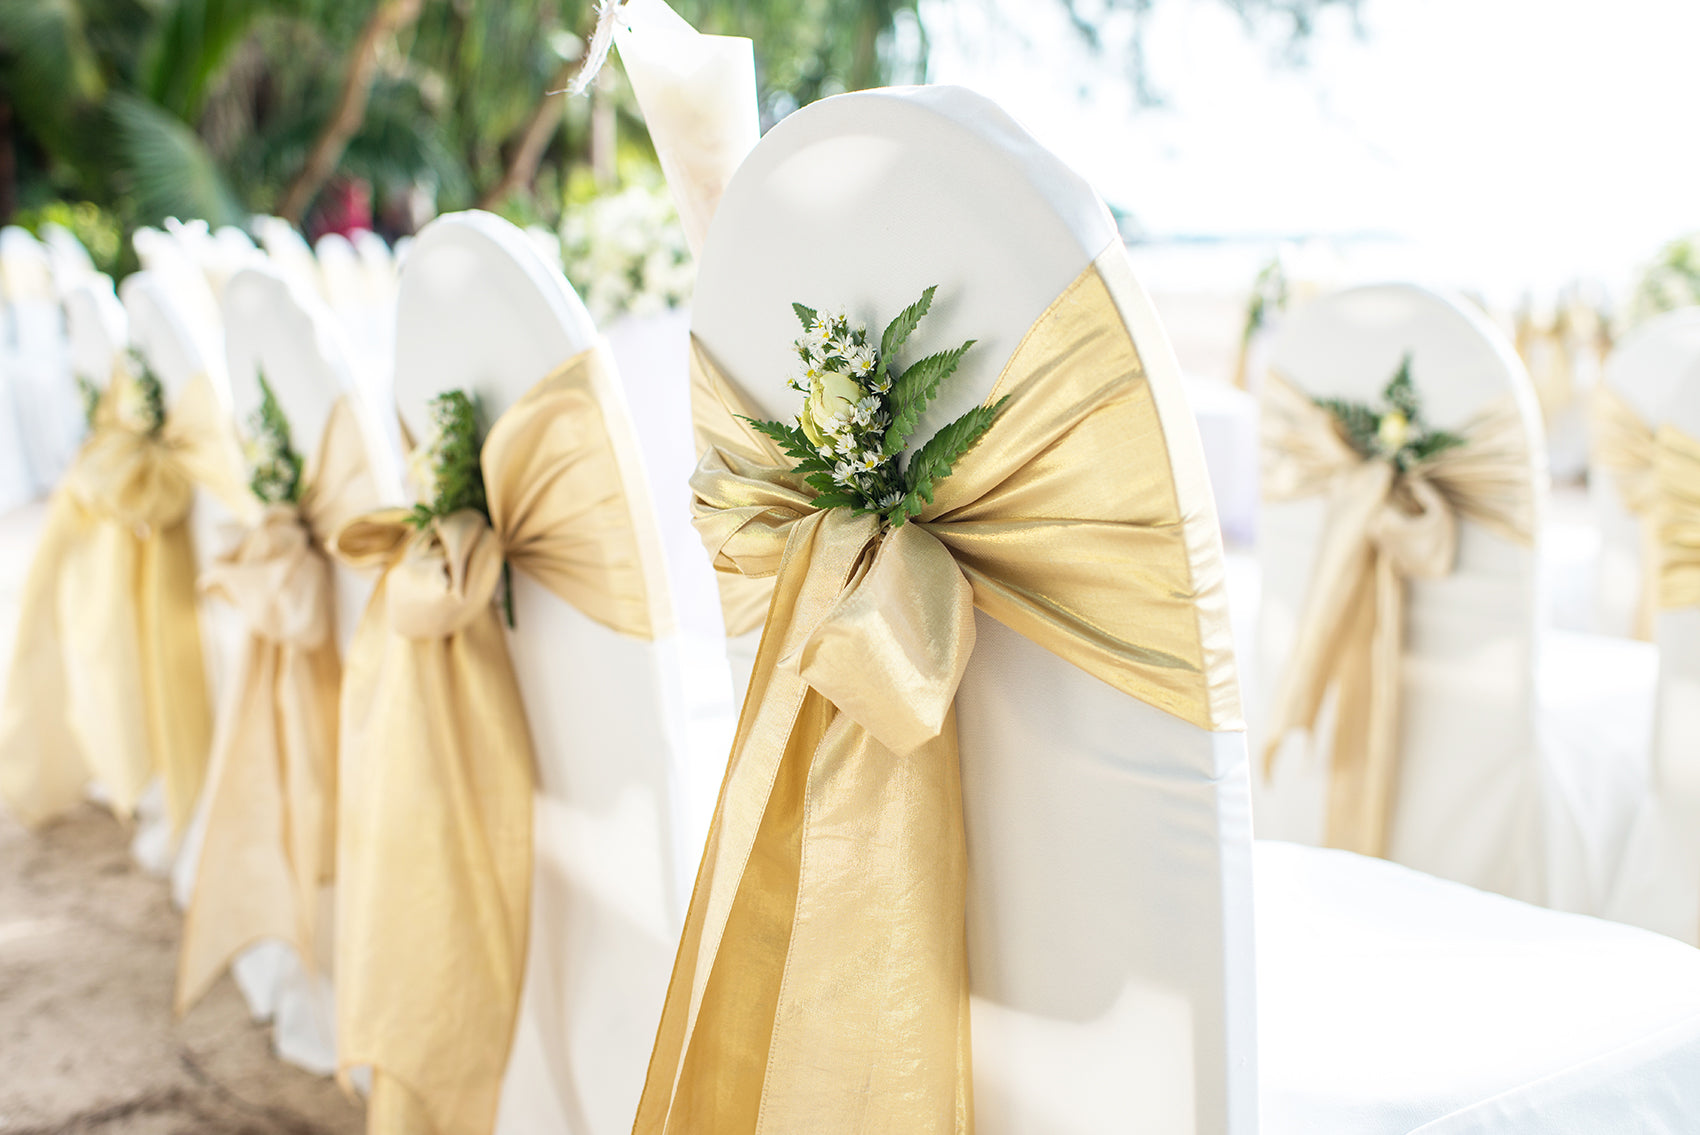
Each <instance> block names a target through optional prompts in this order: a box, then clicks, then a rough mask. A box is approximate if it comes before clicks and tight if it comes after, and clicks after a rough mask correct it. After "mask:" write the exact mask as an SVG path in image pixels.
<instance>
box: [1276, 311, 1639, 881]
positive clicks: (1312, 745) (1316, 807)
mask: <svg viewBox="0 0 1700 1135" xmlns="http://www.w3.org/2000/svg"><path fill="white" fill-rule="evenodd" d="M1271 354H1272V358H1271V364H1272V366H1273V368H1274V370H1275V371H1276V372H1277V373H1279V374H1281V375H1283V376H1285V378H1286V379H1287V381H1289V382H1292V383H1294V384H1296V385H1297V386H1299V388H1300V389H1301V390H1302V391H1303V392H1304V393H1305V394H1307V395H1311V396H1333V397H1341V398H1347V399H1351V400H1354V401H1359V402H1368V403H1372V404H1375V403H1378V402H1379V400H1380V395H1381V391H1382V388H1383V387H1384V386H1385V385H1386V384H1387V381H1388V380H1389V379H1390V378H1391V377H1392V375H1393V373H1394V371H1395V370H1396V369H1397V368H1398V366H1399V362H1400V359H1401V358H1403V357H1404V356H1405V355H1406V354H1410V356H1411V359H1412V363H1411V367H1412V375H1413V378H1414V379H1415V381H1416V384H1417V389H1418V391H1419V393H1420V396H1421V398H1422V401H1423V410H1424V414H1425V416H1426V417H1427V418H1428V419H1429V421H1430V422H1431V423H1432V424H1433V425H1435V426H1437V427H1440V428H1446V429H1454V430H1456V429H1459V428H1461V427H1463V426H1464V425H1465V423H1466V422H1468V421H1469V419H1470V418H1471V417H1472V416H1474V415H1475V414H1476V413H1478V412H1480V411H1481V410H1482V409H1484V408H1485V407H1487V406H1489V405H1491V404H1494V403H1496V402H1503V401H1505V400H1507V399H1509V400H1511V402H1512V403H1513V404H1514V405H1515V406H1516V408H1517V411H1518V413H1519V415H1520V417H1521V419H1522V421H1523V423H1524V429H1525V430H1526V432H1527V435H1528V442H1529V458H1530V459H1529V463H1528V465H1527V467H1526V471H1525V475H1526V476H1527V477H1528V478H1529V480H1530V482H1531V484H1532V486H1533V492H1534V495H1535V502H1536V507H1535V517H1536V531H1537V535H1536V541H1535V543H1532V544H1529V545H1523V544H1518V543H1515V542H1512V541H1510V540H1508V539H1506V538H1504V537H1502V536H1499V535H1497V534H1496V533H1494V532H1491V531H1489V530H1488V529H1486V528H1485V527H1484V526H1482V525H1480V524H1478V523H1476V522H1474V521H1471V520H1468V519H1465V518H1462V517H1460V518H1459V526H1458V555H1457V561H1456V563H1455V565H1454V567H1453V570H1452V572H1451V573H1450V574H1448V575H1446V576H1444V577H1442V578H1439V579H1413V580H1410V581H1408V582H1407V583H1406V585H1405V586H1406V595H1407V607H1406V613H1405V642H1404V660H1403V669H1402V673H1401V675H1400V702H1399V705H1400V731H1399V757H1398V760H1399V779H1398V783H1397V786H1396V789H1395V792H1394V801H1395V803H1394V814H1393V818H1392V822H1391V826H1390V831H1389V843H1388V858H1390V859H1392V860H1394V861H1395V862H1398V863H1403V864H1406V865H1407V866H1410V867H1414V868H1416V869H1418V870H1421V871H1427V872H1429V873H1430V874H1434V875H1439V876H1441V877H1442V878H1447V879H1453V880H1456V881H1459V882H1464V883H1468V884H1470V885H1472V886H1477V887H1482V888H1484V889H1487V890H1493V891H1498V892H1500V893H1501V894H1506V895H1510V896H1512V897H1514V898H1521V899H1525V900H1527V901H1531V902H1538V903H1543V904H1546V905H1551V906H1555V907H1558V908H1561V909H1569V910H1579V911H1584V912H1588V913H1594V912H1597V911H1598V910H1599V909H1600V906H1601V904H1602V902H1603V900H1604V894H1605V892H1606V891H1607V890H1608V889H1609V887H1610V885H1611V880H1612V878H1613V876H1614V874H1615V872H1616V870H1617V867H1618V862H1619V858H1620V856H1621V853H1622V848H1623V842H1624V840H1625V838H1626V837H1627V830H1628V824H1629V820H1630V816H1631V815H1632V813H1633V811H1634V808H1635V806H1636V802H1637V801H1638V800H1639V798H1640V796H1641V794H1642V792H1643V791H1644V783H1645V775H1646V771H1645V770H1646V759H1645V747H1644V744H1641V743H1640V739H1642V738H1644V736H1645V730H1646V715H1647V712H1648V708H1647V707H1648V698H1649V697H1650V692H1651V684H1650V679H1651V670H1650V668H1649V667H1648V666H1647V665H1645V662H1646V659H1645V658H1644V657H1643V656H1642V655H1640V654H1637V653H1636V652H1635V651H1634V648H1633V646H1631V647H1630V648H1629V651H1630V654H1631V655H1632V656H1633V657H1631V658H1630V659H1629V660H1628V662H1629V664H1628V667H1627V669H1625V668H1623V667H1618V668H1617V669H1616V670H1615V671H1610V670H1608V669H1607V667H1606V663H1607V660H1608V655H1606V654H1603V653H1601V652H1602V651H1604V650H1607V649H1608V648H1609V647H1611V646H1612V644H1611V643H1610V642H1609V641H1606V640H1600V639H1595V638H1593V637H1591V636H1586V635H1572V634H1565V635H1555V636H1551V637H1546V636H1543V635H1542V634H1541V633H1540V631H1539V629H1538V628H1539V617H1538V611H1539V610H1540V605H1539V593H1540V568H1539V562H1540V560H1539V529H1540V522H1541V519H1542V518H1543V517H1544V515H1545V512H1546V492H1547V484H1546V474H1545V471H1544V467H1543V464H1542V461H1543V457H1542V453H1543V448H1542V440H1541V427H1540V416H1539V410H1538V408H1537V407H1536V405H1535V401H1534V392H1533V389H1532V387H1531V386H1530V385H1529V380H1528V376H1527V375H1526V374H1525V373H1524V371H1523V369H1522V365H1521V364H1520V363H1519V362H1518V361H1517V358H1516V355H1515V354H1514V352H1513V351H1512V349H1511V345H1510V344H1509V343H1508V342H1507V341H1505V339H1504V337H1503V336H1502V335H1501V334H1500V333H1499V331H1498V330H1497V329H1496V328H1494V327H1493V326H1492V324H1490V323H1489V322H1488V321H1487V320H1486V319H1485V318H1484V317H1483V316H1481V315H1479V314H1478V313H1476V312H1474V311H1473V310H1471V309H1469V308H1468V307H1467V306H1466V305H1464V304H1461V303H1457V302H1454V301H1452V300H1449V299H1447V298H1445V297H1443V296H1439V295H1436V294H1435V293H1433V292H1429V291H1426V290H1424V289H1421V288H1417V287H1414V286H1410V285H1378V286H1372V287H1362V288H1351V289H1347V290H1345V291H1341V292H1336V293H1334V294H1332V295H1329V296H1325V297H1323V298H1321V299H1318V300H1316V301H1314V302H1312V303H1310V304H1309V305H1307V306H1305V307H1304V308H1301V309H1299V310H1298V311H1296V312H1294V313H1292V314H1291V315H1290V316H1289V317H1288V318H1287V319H1286V320H1285V321H1284V322H1283V324H1282V327H1281V330H1280V332H1279V334H1278V335H1277V337H1276V339H1275V342H1274V344H1273V347H1272V351H1271ZM1328 507H1329V504H1328V499H1327V497H1326V496H1323V495H1318V496H1315V497H1310V498H1305V499H1301V500H1293V501H1266V502H1265V503H1264V513H1263V517H1262V520H1261V523H1260V530H1259V560H1260V564H1261V567H1262V571H1263V580H1262V608H1261V612H1260V619H1259V627H1258V673H1259V675H1260V689H1259V692H1258V694H1259V696H1258V702H1257V703H1256V704H1254V706H1253V710H1254V713H1253V716H1252V719H1251V726H1252V737H1253V746H1254V752H1258V753H1261V752H1262V746H1263V743H1264V739H1263V737H1262V735H1261V734H1260V725H1261V723H1262V721H1263V720H1265V717H1266V714H1265V713H1264V712H1257V711H1263V710H1266V708H1267V706H1268V705H1269V699H1270V697H1271V696H1272V695H1273V692H1274V690H1275V689H1276V687H1277V686H1278V683H1279V678H1280V675H1281V673H1282V671H1283V668H1284V667H1285V665H1286V662H1287V658H1288V656H1289V654H1290V652H1291V650H1292V645H1293V641H1294V636H1295V634H1296V629H1297V622H1298V618H1299V615H1300V612H1301V611H1302V610H1303V604H1304V602H1305V598H1306V594H1307V589H1308V587H1309V585H1310V579H1311V573H1312V571H1313V570H1314V564H1315V559H1316V553H1317V549H1318V545H1319V542H1320V538H1321V535H1322V531H1323V525H1324V523H1325V521H1326V518H1327V514H1328ZM1626 683H1627V685H1626ZM1332 728H1333V726H1332V715H1331V714H1330V713H1328V712H1327V711H1325V713H1324V716H1323V718H1322V719H1321V721H1320V722H1319V728H1318V729H1317V731H1316V735H1314V736H1307V735H1305V734H1293V735H1292V736H1289V737H1288V738H1286V740H1285V743H1284V744H1283V745H1282V746H1281V748H1280V750H1279V751H1278V755H1277V761H1276V765H1275V768H1274V772H1273V775H1272V776H1269V777H1264V776H1262V775H1259V776H1258V777H1257V788H1256V817H1257V831H1258V835H1259V836H1260V837H1266V838H1274V839H1290V840H1295V841H1297V842H1301V843H1311V844H1316V843H1321V842H1322V833H1323V827H1322V824H1323V814H1324V802H1325V800H1326V792H1327V779H1328V759H1329V747H1330V743H1331V739H1332Z"/></svg>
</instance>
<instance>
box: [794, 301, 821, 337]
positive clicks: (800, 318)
mask: <svg viewBox="0 0 1700 1135" xmlns="http://www.w3.org/2000/svg"><path fill="white" fill-rule="evenodd" d="M791 310H792V311H794V312H796V313H797V322H799V323H801V324H802V325H803V330H804V331H807V330H808V329H809V328H811V327H813V326H814V325H815V316H816V313H815V309H814V308H812V307H804V306H803V305H802V304H800V303H794V304H792V305H791Z"/></svg>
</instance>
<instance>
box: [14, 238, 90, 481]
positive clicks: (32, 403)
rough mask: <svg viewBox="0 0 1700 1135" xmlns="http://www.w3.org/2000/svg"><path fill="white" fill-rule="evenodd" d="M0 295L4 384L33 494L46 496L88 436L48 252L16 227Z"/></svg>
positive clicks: (34, 239) (63, 317)
mask: <svg viewBox="0 0 1700 1135" xmlns="http://www.w3.org/2000/svg"><path fill="white" fill-rule="evenodd" d="M0 291H3V292H4V295H5V299H6V311H7V315H8V324H9V327H8V330H7V347H6V350H5V352H4V355H3V360H0V361H3V362H4V383H5V386H6V388H7V389H8V392H9V394H10V396H11V401H12V405H13V408H14V412H15V414H16V416H17V423H18V427H17V428H18V431H19V433H18V437H17V440H18V442H19V443H20V445H19V451H20V452H21V453H22V455H23V458H24V460H25V462H26V463H27V465H28V467H29V476H30V481H31V482H32V489H31V492H30V495H31V496H39V495H45V494H46V493H47V492H48V491H49V490H50V489H52V488H53V486H54V485H56V484H58V483H59V477H60V475H61V474H62V473H64V471H65V467H66V465H68V464H69V463H70V460H71V457H72V455H73V454H75V452H76V449H77V445H78V443H79V442H80V441H81V440H82V436H83V413H82V407H81V400H80V399H79V398H78V396H77V388H76V384H75V383H74V382H73V381H72V379H71V368H70V359H69V357H68V356H67V354H66V340H65V314H64V312H63V310H62V309H61V308H60V306H59V292H58V290H57V288H56V286H55V281H54V278H53V267H52V259H51V258H50V256H49V255H48V250H47V248H46V247H45V246H44V245H42V243H41V242H40V241H38V240H36V238H35V237H34V236H32V235H30V233H29V232H28V231H26V230H24V229H21V228H18V227H17V226H15V225H8V226H7V227H6V228H5V229H3V230H0Z"/></svg>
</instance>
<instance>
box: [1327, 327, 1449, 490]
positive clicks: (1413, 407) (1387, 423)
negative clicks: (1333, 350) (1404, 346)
mask: <svg viewBox="0 0 1700 1135" xmlns="http://www.w3.org/2000/svg"><path fill="white" fill-rule="evenodd" d="M1315 402H1316V404H1317V405H1318V406H1320V407H1322V408H1323V409H1324V410H1327V411H1328V412H1329V413H1330V414H1332V415H1333V416H1334V423H1335V426H1336V428H1338V429H1339V431H1340V436H1341V437H1342V438H1344V439H1345V441H1346V444H1348V445H1350V446H1351V447H1352V448H1353V449H1354V450H1356V451H1357V454H1358V456H1360V457H1362V458H1364V459H1365V460H1366V461H1367V460H1370V459H1372V458H1381V459H1383V460H1385V461H1387V462H1389V463H1390V464H1391V465H1392V466H1393V468H1394V469H1396V470H1397V471H1398V472H1400V473H1409V472H1410V471H1411V470H1412V469H1414V468H1416V467H1417V466H1418V465H1421V464H1422V463H1423V462H1425V461H1428V460H1430V459H1432V458H1433V457H1434V456H1435V455H1437V454H1439V453H1443V452H1445V451H1446V450H1448V449H1452V448H1454V447H1456V446H1460V445H1463V444H1464V439H1463V438H1462V437H1461V436H1459V435H1458V434H1455V433H1449V432H1447V431H1446V430H1437V429H1431V428H1430V427H1429V425H1428V423H1427V422H1426V421H1425V420H1424V418H1423V410H1422V403H1421V402H1420V400H1419V399H1418V398H1417V388H1416V386H1415V384H1414V383H1412V381H1411V356H1410V355H1408V354H1407V355H1406V356H1405V357H1404V358H1403V359H1402V360H1400V362H1399V369H1398V370H1397V371H1395V372H1394V373H1393V378H1392V379H1391V380H1390V381H1389V382H1388V383H1387V386H1386V387H1385V388H1384V389H1383V390H1382V392H1381V406H1380V407H1379V408H1377V407H1373V406H1370V405H1367V404H1365V403H1362V402H1349V401H1347V400H1346V399H1344V398H1317V399H1315Z"/></svg>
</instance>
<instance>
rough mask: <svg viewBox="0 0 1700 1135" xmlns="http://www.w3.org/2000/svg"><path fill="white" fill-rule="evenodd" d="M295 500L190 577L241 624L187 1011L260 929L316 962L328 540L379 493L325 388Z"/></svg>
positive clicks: (194, 923)
mask: <svg viewBox="0 0 1700 1135" xmlns="http://www.w3.org/2000/svg"><path fill="white" fill-rule="evenodd" d="M305 480H306V490H305V492H304V493H303V494H302V498H301V502H300V504H299V505H298V506H296V505H272V506H270V507H269V508H266V509H265V511H264V512H263V513H262V514H261V515H260V518H259V520H258V521H257V522H256V523H255V524H254V525H253V526H252V527H250V528H249V529H248V530H247V531H246V532H245V533H244V534H243V536H242V539H241V541H240V542H239V543H238V544H237V545H236V546H235V547H234V548H233V549H231V550H230V551H229V552H228V553H227V554H225V555H223V556H221V557H220V558H219V559H218V560H216V561H215V562H214V564H213V565H212V567H210V568H209V569H208V570H207V572H206V573H205V574H204V575H203V576H202V577H201V587H202V588H203V589H204V590H205V591H208V592H210V593H211V594H214V595H217V596H219V597H220V598H222V599H224V600H225V601H227V602H229V603H230V604H232V605H233V606H235V607H236V609H237V610H238V611H239V612H240V613H241V615H242V617H243V621H244V622H246V623H247V624H248V631H249V633H248V645H247V650H246V653H245V661H244V664H243V667H242V669H241V671H240V672H239V675H238V677H237V679H236V681H235V683H234V685H233V687H232V690H231V694H230V696H229V697H228V699H227V700H226V701H225V703H224V705H222V706H221V707H220V719H219V726H218V729H217V730H216V731H215V733H214V751H213V758H212V765H211V769H210V772H209V774H208V778H207V807H206V813H205V814H206V837H205V843H204V844H203V849H202V852H201V861H200V867H199V870H198V872H197V874H196V878H195V893H194V897H193V899H192V900H191V902H190V904H189V911H188V914H187V916H186V917H185V919H184V924H183V945H182V949H181V952H180V954H179V957H178V968H177V1001H176V1007H177V1011H178V1012H179V1013H183V1012H187V1011H188V1009H189V1007H190V1006H191V1005H193V1004H194V1003H195V1002H196V1001H198V1000H199V999H200V997H201V994H203V993H204V992H206V989H207V987H208V986H209V985H211V984H212V982H213V980H214V979H215V978H216V977H217V976H218V975H219V974H221V973H223V972H224V970H225V968H226V967H227V966H229V964H230V962H231V961H232V959H234V958H235V957H236V955H238V954H239V953H241V952H242V951H243V950H244V949H246V948H247V947H249V946H251V945H253V944H254V943H256V942H258V941H260V940H262V939H265V938H276V939H279V940H282V941H285V942H289V943H292V944H293V945H294V947H295V952H296V954H297V956H299V957H300V959H301V961H302V964H303V965H305V966H306V967H307V968H308V969H309V970H310V971H311V970H315V969H318V968H320V967H322V966H323V965H324V963H325V960H326V959H325V958H324V957H323V954H324V947H323V946H322V945H321V942H322V938H321V936H320V933H319V922H320V919H319V909H320V906H321V903H322V901H323V900H322V896H321V887H322V886H323V885H324V884H325V883H328V882H329V881H330V880H331V878H332V869H333V867H334V866H335V859H334V856H335V848H336V741H337V735H336V733H337V693H338V690H339V689H340V687H341V683H342V663H341V661H340V660H339V659H338V657H337V646H336V602H335V589H334V584H333V579H332V573H331V565H330V561H329V559H328V558H327V552H326V549H327V547H328V546H329V544H330V541H331V539H332V538H333V537H334V536H335V534H336V532H337V531H338V530H339V529H340V528H341V527H342V525H343V524H344V523H346V522H347V521H349V520H350V519H352V518H354V517H355V516H357V515H359V514H360V513H361V512H363V511H365V510H366V509H369V508H371V507H372V506H373V505H374V504H375V503H376V502H377V490H376V487H375V486H374V484H373V482H372V477H371V471H370V469H369V468H368V466H367V463H366V448H365V443H364V441H363V440H362V438H361V436H360V424H359V421H358V420H357V419H356V417H355V414H354V407H353V405H352V404H351V403H350V402H349V401H348V399H347V398H346V397H344V398H340V399H338V400H337V402H336V404H335V405H334V406H333V407H332V408H331V413H330V417H329V419H327V420H326V422H325V428H324V432H323V435H322V437H321V440H320V442H319V446H318V449H317V450H316V452H315V455H314V459H313V462H312V465H311V466H310V468H309V469H308V471H307V475H306V478H305Z"/></svg>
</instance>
